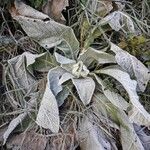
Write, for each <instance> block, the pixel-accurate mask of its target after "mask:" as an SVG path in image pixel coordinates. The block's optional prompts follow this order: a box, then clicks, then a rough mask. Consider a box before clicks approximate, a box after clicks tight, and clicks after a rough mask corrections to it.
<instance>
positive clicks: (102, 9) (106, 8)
mask: <svg viewBox="0 0 150 150" xmlns="http://www.w3.org/2000/svg"><path fill="white" fill-rule="evenodd" d="M82 1H83V0H82ZM84 3H85V6H86V8H87V9H88V10H90V12H91V13H92V14H95V15H97V16H100V17H104V16H105V15H106V14H108V13H109V12H110V11H111V10H112V9H113V6H112V1H111V0H107V1H106V0H101V1H99V0H87V2H84Z"/></svg>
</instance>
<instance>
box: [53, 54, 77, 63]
mask: <svg viewBox="0 0 150 150" xmlns="http://www.w3.org/2000/svg"><path fill="white" fill-rule="evenodd" d="M55 57H56V60H57V62H59V63H60V64H62V65H65V64H74V63H76V61H75V60H72V59H69V58H67V57H65V56H62V55H60V54H59V53H56V52H55Z"/></svg>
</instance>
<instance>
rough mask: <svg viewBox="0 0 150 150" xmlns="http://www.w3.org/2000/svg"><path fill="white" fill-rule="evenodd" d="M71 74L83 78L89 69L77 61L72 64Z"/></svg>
mask: <svg viewBox="0 0 150 150" xmlns="http://www.w3.org/2000/svg"><path fill="white" fill-rule="evenodd" d="M72 74H73V75H74V76H75V77H77V78H79V77H83V78H85V77H87V75H88V74H89V70H88V69H87V67H86V66H85V65H84V64H83V62H82V61H79V62H77V63H76V64H74V65H73V66H72Z"/></svg>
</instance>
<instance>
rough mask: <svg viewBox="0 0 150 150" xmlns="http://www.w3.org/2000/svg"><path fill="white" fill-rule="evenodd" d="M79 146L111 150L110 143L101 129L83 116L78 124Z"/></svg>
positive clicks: (95, 149) (94, 149)
mask: <svg viewBox="0 0 150 150" xmlns="http://www.w3.org/2000/svg"><path fill="white" fill-rule="evenodd" d="M79 128H80V132H79V138H80V140H79V141H80V142H79V144H80V148H81V150H106V149H107V150H111V145H110V143H109V141H108V140H107V139H106V137H105V136H104V135H103V133H102V131H101V130H100V129H98V128H97V127H96V126H94V125H93V124H92V122H90V120H89V119H88V118H84V119H83V120H82V122H81V124H80V125H79Z"/></svg>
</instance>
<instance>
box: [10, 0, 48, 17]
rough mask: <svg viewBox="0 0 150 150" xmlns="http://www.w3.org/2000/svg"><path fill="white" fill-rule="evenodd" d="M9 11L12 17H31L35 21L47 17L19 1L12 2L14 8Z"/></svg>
mask: <svg viewBox="0 0 150 150" xmlns="http://www.w3.org/2000/svg"><path fill="white" fill-rule="evenodd" d="M10 11H11V15H12V16H13V17H15V16H16V15H22V16H27V17H32V18H35V19H45V18H47V17H48V16H47V15H45V14H43V13H41V12H39V11H37V10H36V9H33V8H32V7H30V6H28V5H26V4H24V3H23V2H22V1H20V0H15V1H14V6H12V8H11V9H10Z"/></svg>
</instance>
